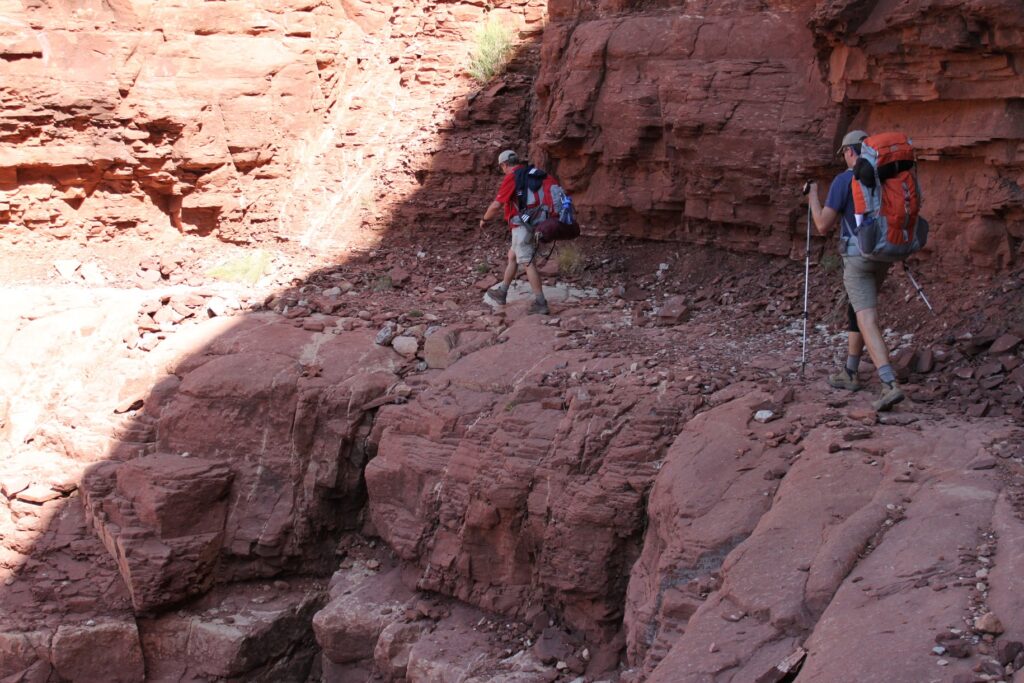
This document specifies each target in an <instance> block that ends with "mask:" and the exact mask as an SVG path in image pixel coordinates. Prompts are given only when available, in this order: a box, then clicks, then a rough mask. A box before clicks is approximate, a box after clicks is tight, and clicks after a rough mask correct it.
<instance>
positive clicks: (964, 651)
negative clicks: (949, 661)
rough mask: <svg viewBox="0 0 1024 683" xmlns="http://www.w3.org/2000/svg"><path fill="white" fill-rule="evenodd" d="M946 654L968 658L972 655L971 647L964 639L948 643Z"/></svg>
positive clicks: (958, 657)
mask: <svg viewBox="0 0 1024 683" xmlns="http://www.w3.org/2000/svg"><path fill="white" fill-rule="evenodd" d="M946 654H947V655H949V656H950V657H956V658H957V659H966V658H967V657H970V656H971V647H970V645H968V644H967V643H965V642H963V641H962V640H953V641H950V642H947V643H946Z"/></svg>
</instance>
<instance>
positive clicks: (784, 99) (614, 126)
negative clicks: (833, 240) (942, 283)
mask: <svg viewBox="0 0 1024 683" xmlns="http://www.w3.org/2000/svg"><path fill="white" fill-rule="evenodd" d="M550 11H551V16H552V19H553V20H554V24H553V26H552V27H551V28H550V29H549V30H548V31H546V32H545V36H544V46H543V63H542V68H541V73H540V76H539V79H538V84H537V93H538V113H537V116H536V117H535V120H534V144H535V147H536V149H537V150H538V153H541V152H542V153H543V154H544V155H546V156H548V157H549V158H550V159H552V160H554V161H552V165H557V167H558V169H559V171H560V173H561V176H562V178H563V180H565V181H566V183H567V184H568V185H569V186H570V188H571V189H573V190H575V192H576V193H577V199H578V204H579V205H580V206H583V207H587V209H586V213H587V218H588V219H589V222H588V225H589V226H591V230H592V231H594V232H601V233H614V232H627V233H630V234H633V235H639V236H644V237H653V238H656V239H667V240H678V239H682V240H688V241H698V242H707V243H714V244H719V245H721V246H724V247H728V248H735V249H750V250H757V251H762V252H767V253H774V254H786V253H790V252H791V251H792V250H793V249H794V247H796V248H799V246H802V245H799V242H800V236H801V235H802V234H803V232H804V230H805V216H806V214H805V208H804V206H805V205H801V204H800V201H799V186H800V184H801V182H802V180H803V179H804V178H810V177H814V178H818V179H819V180H820V181H821V182H822V184H823V185H824V183H825V182H827V181H828V180H829V179H830V178H831V176H832V175H834V173H835V172H837V171H839V170H841V168H842V165H841V163H840V162H839V161H838V160H836V159H834V158H833V156H832V155H833V153H834V151H835V149H836V147H837V144H838V140H839V139H840V138H841V137H842V135H843V134H844V133H845V132H846V130H848V129H851V128H854V127H856V128H863V129H866V130H868V131H869V132H871V131H884V130H893V129H895V130H902V131H905V132H906V133H908V134H909V135H910V136H911V138H912V139H913V140H914V142H915V144H916V145H917V147H918V149H919V159H920V161H921V163H920V182H921V185H922V188H923V190H924V193H925V197H926V204H925V206H926V209H925V213H926V215H927V216H928V218H929V220H930V221H931V224H932V226H933V240H932V242H933V243H932V246H931V248H930V249H929V255H930V256H931V257H933V258H939V259H941V260H942V261H943V262H944V263H946V264H947V265H949V266H958V267H965V266H967V267H969V266H974V267H983V268H1000V267H1005V266H1007V265H1008V264H1009V263H1011V262H1012V261H1013V259H1014V258H1019V256H1020V245H1021V240H1022V239H1024V211H1022V197H1024V193H1022V190H1021V183H1020V162H1019V160H1018V159H1017V155H1016V154H1015V153H1014V150H1016V149H1017V148H1018V146H1019V145H1020V141H1021V138H1022V135H1024V123H1022V122H1024V117H1022V116H1021V114H1020V111H1019V108H1020V102H1019V100H1020V97H1021V93H1022V91H1024V78H1022V74H1021V71H1020V66H1019V64H1020V55H1021V50H1022V48H1021V45H1022V44H1024V41H1022V30H1024V9H1022V8H1021V7H1020V5H1019V3H1012V2H967V3H963V2H952V1H944V2H939V3H934V2H929V3H925V2H908V3H901V4H900V5H899V7H898V8H894V7H893V6H891V5H888V4H885V3H877V2H868V1H866V0H840V1H838V2H828V3H814V2H781V1H780V2H769V3H767V4H765V3H761V4H759V5H757V6H754V5H751V4H750V3H742V2H697V3H693V2H688V3H681V2H658V3H648V2H643V3H641V2H631V1H628V0H614V1H605V2H593V1H590V2H586V1H583V0H576V1H572V0H558V1H557V2H552V3H550Z"/></svg>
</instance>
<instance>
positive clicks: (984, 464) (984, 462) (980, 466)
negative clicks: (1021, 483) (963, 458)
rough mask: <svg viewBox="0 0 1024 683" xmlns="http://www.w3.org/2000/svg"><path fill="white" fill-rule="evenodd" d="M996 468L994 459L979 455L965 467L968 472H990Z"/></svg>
mask: <svg viewBox="0 0 1024 683" xmlns="http://www.w3.org/2000/svg"><path fill="white" fill-rule="evenodd" d="M995 466H996V459H995V458H994V457H992V456H991V455H979V456H978V457H976V458H975V459H974V460H971V462H970V463H968V465H967V469H969V470H990V469H992V468H993V467H995Z"/></svg>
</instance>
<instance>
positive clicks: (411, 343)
mask: <svg viewBox="0 0 1024 683" xmlns="http://www.w3.org/2000/svg"><path fill="white" fill-rule="evenodd" d="M391 348H393V349H394V350H395V351H397V352H398V353H400V354H402V355H403V356H405V357H406V358H412V357H413V356H415V355H416V352H417V351H419V348H420V343H419V340H417V339H416V337H408V336H401V337H395V338H394V339H392V340H391Z"/></svg>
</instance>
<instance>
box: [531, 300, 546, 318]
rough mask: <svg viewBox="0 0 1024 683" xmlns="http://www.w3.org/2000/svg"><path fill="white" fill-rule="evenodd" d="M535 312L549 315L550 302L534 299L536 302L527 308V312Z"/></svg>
mask: <svg viewBox="0 0 1024 683" xmlns="http://www.w3.org/2000/svg"><path fill="white" fill-rule="evenodd" d="M535 313H540V314H541V315H547V314H548V302H547V301H536V300H534V302H533V303H532V304H530V307H529V308H528V309H526V314H527V315H534V314H535Z"/></svg>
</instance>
